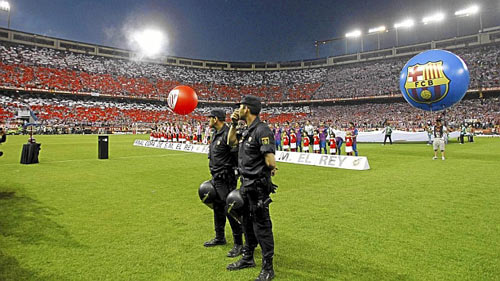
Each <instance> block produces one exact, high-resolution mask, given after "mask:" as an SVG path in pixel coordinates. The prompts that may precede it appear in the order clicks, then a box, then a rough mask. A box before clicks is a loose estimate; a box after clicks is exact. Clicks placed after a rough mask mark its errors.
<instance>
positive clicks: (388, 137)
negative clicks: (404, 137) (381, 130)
mask: <svg viewBox="0 0 500 281" xmlns="http://www.w3.org/2000/svg"><path fill="white" fill-rule="evenodd" d="M387 139H389V141H390V143H391V144H392V138H391V135H385V138H384V144H385V142H386V141H387Z"/></svg>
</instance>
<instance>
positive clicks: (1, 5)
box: [0, 0, 10, 29]
mask: <svg viewBox="0 0 500 281" xmlns="http://www.w3.org/2000/svg"><path fill="white" fill-rule="evenodd" d="M0 11H5V12H7V13H9V18H8V20H7V28H8V29H10V4H9V2H7V1H5V0H1V1H0Z"/></svg>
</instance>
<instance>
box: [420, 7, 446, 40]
mask: <svg viewBox="0 0 500 281" xmlns="http://www.w3.org/2000/svg"><path fill="white" fill-rule="evenodd" d="M444 18H445V15H444V14H443V13H436V14H433V15H430V16H428V17H424V18H423V19H422V23H423V24H424V25H427V24H430V23H439V22H442V21H443V20H444ZM437 26H438V25H437V24H435V25H434V40H436V37H437Z"/></svg>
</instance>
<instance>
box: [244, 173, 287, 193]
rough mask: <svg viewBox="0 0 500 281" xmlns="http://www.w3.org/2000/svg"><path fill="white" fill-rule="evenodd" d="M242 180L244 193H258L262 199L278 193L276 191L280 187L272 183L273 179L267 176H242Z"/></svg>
mask: <svg viewBox="0 0 500 281" xmlns="http://www.w3.org/2000/svg"><path fill="white" fill-rule="evenodd" d="M240 178H241V189H242V191H243V192H248V191H257V192H258V194H259V196H261V197H262V196H269V194H271V193H276V189H277V188H278V186H277V185H275V184H274V183H273V182H272V181H271V177H270V176H268V175H265V174H264V175H259V176H255V177H247V176H243V175H241V176H240Z"/></svg>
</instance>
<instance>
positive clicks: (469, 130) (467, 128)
mask: <svg viewBox="0 0 500 281" xmlns="http://www.w3.org/2000/svg"><path fill="white" fill-rule="evenodd" d="M443 123H444V124H443V127H444V131H443V140H444V143H445V144H448V140H449V131H450V130H449V128H448V127H447V126H446V125H445V123H446V122H443ZM434 129H435V126H433V125H432V123H431V121H427V124H426V126H425V131H426V132H427V145H431V144H433V141H432V136H433V132H434ZM465 137H467V141H468V142H474V128H473V127H472V125H471V124H468V123H466V122H463V123H462V124H461V125H460V136H459V137H458V139H457V141H458V142H459V143H460V144H464V143H465Z"/></svg>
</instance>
